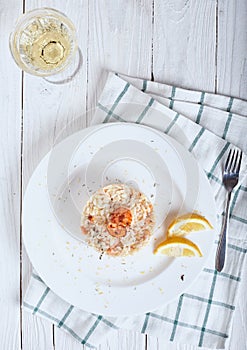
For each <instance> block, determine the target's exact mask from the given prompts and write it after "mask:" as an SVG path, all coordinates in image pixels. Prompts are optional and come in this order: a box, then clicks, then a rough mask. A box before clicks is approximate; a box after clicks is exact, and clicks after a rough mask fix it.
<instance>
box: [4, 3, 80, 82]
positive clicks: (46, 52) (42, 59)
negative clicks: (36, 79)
mask: <svg viewBox="0 0 247 350" xmlns="http://www.w3.org/2000/svg"><path fill="white" fill-rule="evenodd" d="M10 50H11V53H12V56H13V58H14V60H15V62H16V63H17V65H18V66H19V67H20V68H21V69H23V70H24V71H25V72H27V73H30V74H33V75H36V76H42V77H48V76H51V75H54V74H57V73H59V72H61V71H63V70H64V69H65V68H66V67H67V66H68V65H69V64H70V63H71V61H72V59H73V58H74V56H75V53H76V52H77V51H78V46H77V38H76V30H75V26H74V25H73V23H72V22H71V21H70V19H69V18H68V17H67V16H66V15H64V14H63V13H61V12H59V11H57V10H55V9H51V8H39V9H35V10H32V11H29V12H27V13H25V14H24V15H22V16H21V17H20V18H19V20H18V21H17V24H16V26H15V28H14V31H13V32H12V33H11V35H10Z"/></svg>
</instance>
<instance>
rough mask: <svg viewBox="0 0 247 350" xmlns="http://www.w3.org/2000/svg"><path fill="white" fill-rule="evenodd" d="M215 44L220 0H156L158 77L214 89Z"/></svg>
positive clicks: (154, 56)
mask: <svg viewBox="0 0 247 350" xmlns="http://www.w3.org/2000/svg"><path fill="white" fill-rule="evenodd" d="M215 48H216V1H204V0H188V1H181V0H180V1H163V0H155V1H154V37H153V77H154V80H156V81H161V82H166V83H168V84H174V85H179V86H182V87H187V88H193V89H199V90H205V91H212V92H214V87H215Z"/></svg>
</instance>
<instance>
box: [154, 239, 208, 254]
mask: <svg viewBox="0 0 247 350" xmlns="http://www.w3.org/2000/svg"><path fill="white" fill-rule="evenodd" d="M154 254H164V255H167V256H171V257H175V258H177V257H180V256H187V257H201V256H202V252H201V250H200V248H199V247H198V246H197V245H196V244H195V243H193V242H192V241H190V240H189V239H187V238H184V237H171V238H168V239H167V240H165V241H163V242H161V243H160V244H159V245H158V246H157V247H156V248H155V250H154Z"/></svg>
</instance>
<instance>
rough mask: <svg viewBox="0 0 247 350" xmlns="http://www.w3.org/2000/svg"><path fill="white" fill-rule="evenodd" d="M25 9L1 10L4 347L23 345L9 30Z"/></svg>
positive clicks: (7, 6)
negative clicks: (21, 343)
mask: <svg viewBox="0 0 247 350" xmlns="http://www.w3.org/2000/svg"><path fill="white" fill-rule="evenodd" d="M21 13H22V4H21V2H20V1H19V2H18V3H17V2H16V1H9V2H3V3H2V4H1V12H0V50H1V65H0V81H1V84H0V101H1V103H0V105H1V128H0V140H1V141H0V142H1V147H0V149H1V162H0V198H1V201H0V222H1V244H0V275H1V297H0V310H1V318H0V339H1V348H2V349H13V350H17V349H19V348H20V326H19V323H20V282H19V275H20V254H19V253H20V232H19V226H20V225H19V224H20V214H19V213H20V195H21V192H20V170H21V169H20V159H21V147H20V145H21V143H20V138H21V71H20V70H19V69H18V68H17V66H16V65H15V63H14V61H13V59H12V57H11V54H10V51H9V34H10V32H11V31H12V29H13V27H14V24H15V19H16V18H18V17H19V16H20V14H21Z"/></svg>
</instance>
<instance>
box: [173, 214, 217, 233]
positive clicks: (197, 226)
mask: <svg viewBox="0 0 247 350" xmlns="http://www.w3.org/2000/svg"><path fill="white" fill-rule="evenodd" d="M212 228H213V226H212V225H211V224H210V222H209V221H208V220H207V219H206V218H205V217H204V216H201V215H199V214H196V213H191V214H186V215H182V216H179V217H178V218H176V219H175V220H174V221H173V222H172V223H171V224H170V226H169V227H168V237H173V236H186V235H188V234H189V233H192V232H198V231H204V230H211V229H212Z"/></svg>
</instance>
